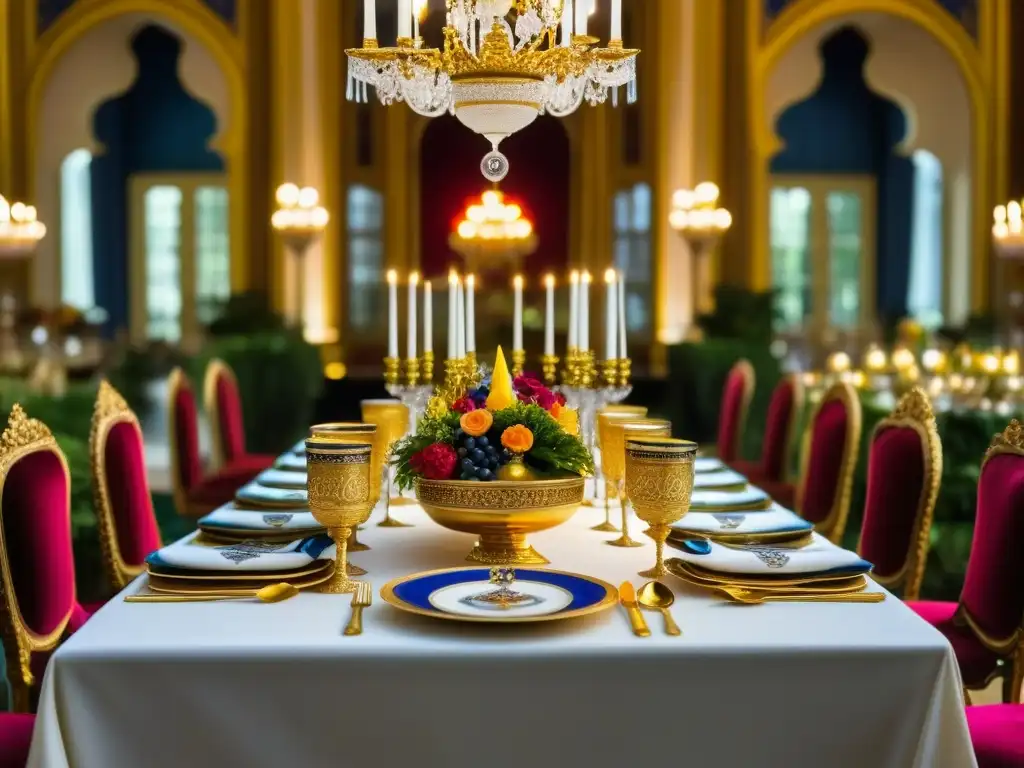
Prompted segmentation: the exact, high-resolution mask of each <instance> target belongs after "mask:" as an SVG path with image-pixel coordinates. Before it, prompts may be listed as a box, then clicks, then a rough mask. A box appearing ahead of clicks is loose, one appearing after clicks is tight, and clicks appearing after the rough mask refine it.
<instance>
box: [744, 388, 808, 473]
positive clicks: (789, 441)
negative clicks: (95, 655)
mask: <svg viewBox="0 0 1024 768" xmlns="http://www.w3.org/2000/svg"><path fill="white" fill-rule="evenodd" d="M803 405H804V386H803V384H802V383H801V381H800V377H799V376H798V375H797V374H791V375H789V376H786V377H785V378H784V379H782V381H780V382H779V383H778V384H776V385H775V389H774V390H772V399H771V401H769V403H768V416H767V418H766V419H765V426H764V440H763V441H762V442H761V458H760V459H759V460H757V461H746V460H744V459H737V460H736V461H732V462H730V466H732V468H733V469H735V470H736V471H737V472H739V473H740V474H741V475H743V476H745V477H746V478H747V479H748V480H749V481H750V482H752V483H755V484H757V485H763V484H764V483H786V482H788V480H789V474H790V451H791V450H792V446H793V436H794V433H795V432H796V427H797V421H798V420H799V419H800V413H801V410H802V409H803Z"/></svg>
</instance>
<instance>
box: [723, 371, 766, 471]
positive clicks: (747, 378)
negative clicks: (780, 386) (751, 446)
mask: <svg viewBox="0 0 1024 768" xmlns="http://www.w3.org/2000/svg"><path fill="white" fill-rule="evenodd" d="M733 371H739V373H740V375H741V376H742V377H743V399H742V400H741V402H740V416H739V418H738V419H736V433H735V434H734V435H733V444H734V445H735V446H736V453H737V456H741V455H742V454H743V450H742V448H743V432H744V431H745V430H746V428H747V414H748V413H750V401H751V400H753V399H754V389H755V388H756V387H757V374H756V373H755V372H754V366H753V365H751V364H750V361H749V360H747V359H746V358H740V359H739V360H737V361H736V362H735V363H734V364H733V366H732V368H730V369H729V373H728V374H727V376H726V382H728V381H729V378H730V377H731V376H732V373H733ZM719 418H721V415H719ZM716 448H717V449H718V453H719V455H721V450H722V446H720V445H719V446H716Z"/></svg>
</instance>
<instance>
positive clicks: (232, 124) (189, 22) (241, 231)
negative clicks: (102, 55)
mask: <svg viewBox="0 0 1024 768" xmlns="http://www.w3.org/2000/svg"><path fill="white" fill-rule="evenodd" d="M126 15H138V16H142V17H148V20H150V21H154V22H156V23H162V24H165V25H167V26H168V27H170V28H171V29H172V30H173V29H175V28H179V29H180V30H182V31H184V32H186V33H187V34H188V35H189V36H191V37H192V38H194V39H195V40H197V41H198V42H199V43H201V44H202V45H203V47H204V48H206V50H207V51H208V52H209V54H210V55H211V56H212V57H213V59H214V60H215V61H216V63H217V64H218V66H219V67H220V69H221V71H222V72H223V74H224V77H225V79H226V80H227V87H228V100H229V104H230V114H229V115H228V120H227V125H226V126H225V128H224V130H223V131H222V132H220V133H219V137H218V138H219V141H217V146H216V149H217V150H219V151H220V152H221V153H222V154H223V156H224V159H225V161H226V164H227V171H228V189H229V206H230V210H229V221H230V225H229V227H230V239H231V247H232V251H233V252H235V253H237V254H239V255H240V257H239V258H233V259H232V260H231V283H232V288H233V289H234V290H240V289H243V288H244V287H245V286H246V284H247V282H248V266H249V264H248V259H246V258H244V255H245V254H247V253H248V239H249V238H248V235H249V231H248V227H247V222H246V218H247V210H248V207H249V199H250V191H249V189H248V164H247V162H246V156H247V152H248V142H249V137H248V130H247V115H248V92H247V84H246V75H245V71H246V70H245V55H244V48H243V46H242V44H241V42H240V40H239V39H238V38H237V37H235V36H234V35H233V34H232V32H231V29H230V28H229V27H228V25H227V24H226V23H225V22H224V21H223V20H222V19H221V18H220V17H219V16H218V15H217V14H215V13H214V12H213V11H212V10H210V8H209V7H208V6H207V5H205V4H204V3H201V2H199V0H173V1H169V0H119V2H116V3H112V2H108V1H106V0H78V2H76V3H74V4H73V5H72V6H71V8H69V9H68V10H67V11H65V12H63V13H62V14H61V15H60V17H59V18H58V19H57V20H56V22H54V24H53V25H52V26H50V27H49V28H48V29H47V30H46V31H45V32H44V33H43V34H42V35H41V36H40V37H39V39H38V40H37V41H36V44H35V46H34V48H33V51H32V55H31V60H30V64H29V72H30V73H31V74H30V77H29V83H28V98H27V115H26V124H27V132H26V135H27V142H26V143H27V150H28V157H29V173H28V180H27V181H28V184H27V186H28V193H29V198H30V199H34V197H35V192H36V190H35V186H36V178H37V172H38V168H37V164H38V142H39V138H38V137H39V130H40V128H41V126H40V122H41V111H42V102H43V97H44V94H45V93H46V87H47V85H48V84H49V82H50V80H51V78H52V76H53V72H54V69H55V67H56V66H57V64H58V62H60V60H61V58H62V57H63V56H64V55H65V54H66V53H67V52H68V51H69V50H70V49H71V47H72V46H73V45H74V44H75V43H76V42H77V41H78V40H79V39H81V38H82V37H83V36H85V35H86V34H88V32H89V31H90V30H92V29H95V28H96V27H98V26H100V25H102V24H104V23H106V22H108V21H111V20H113V19H116V18H118V17H121V16H126Z"/></svg>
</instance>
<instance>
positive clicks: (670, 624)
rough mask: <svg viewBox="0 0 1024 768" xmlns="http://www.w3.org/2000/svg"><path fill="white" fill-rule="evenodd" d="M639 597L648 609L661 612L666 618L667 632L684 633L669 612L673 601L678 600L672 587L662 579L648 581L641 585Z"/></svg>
mask: <svg viewBox="0 0 1024 768" xmlns="http://www.w3.org/2000/svg"><path fill="white" fill-rule="evenodd" d="M637 598H638V600H639V603H640V605H642V606H643V607H644V608H646V609H647V610H649V611H658V612H659V613H661V617H662V618H663V619H664V620H665V634H667V635H673V636H679V635H682V634H683V631H682V630H681V629H679V625H678V624H676V621H675V619H673V618H672V614H671V613H670V612H669V608H670V607H671V606H672V603H674V602H675V601H676V596H675V595H674V594H672V590H671V589H669V588H668V587H667V586H665V585H664V584H662V583H661V582H660V581H648V582H647V583H646V584H644V585H643V586H642V587H640V591H639V592H638V593H637Z"/></svg>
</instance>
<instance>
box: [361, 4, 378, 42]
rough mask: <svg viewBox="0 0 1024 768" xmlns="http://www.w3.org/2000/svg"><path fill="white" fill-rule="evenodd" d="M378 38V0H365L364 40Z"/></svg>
mask: <svg viewBox="0 0 1024 768" xmlns="http://www.w3.org/2000/svg"><path fill="white" fill-rule="evenodd" d="M376 39H377V0H363V40H376Z"/></svg>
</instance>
